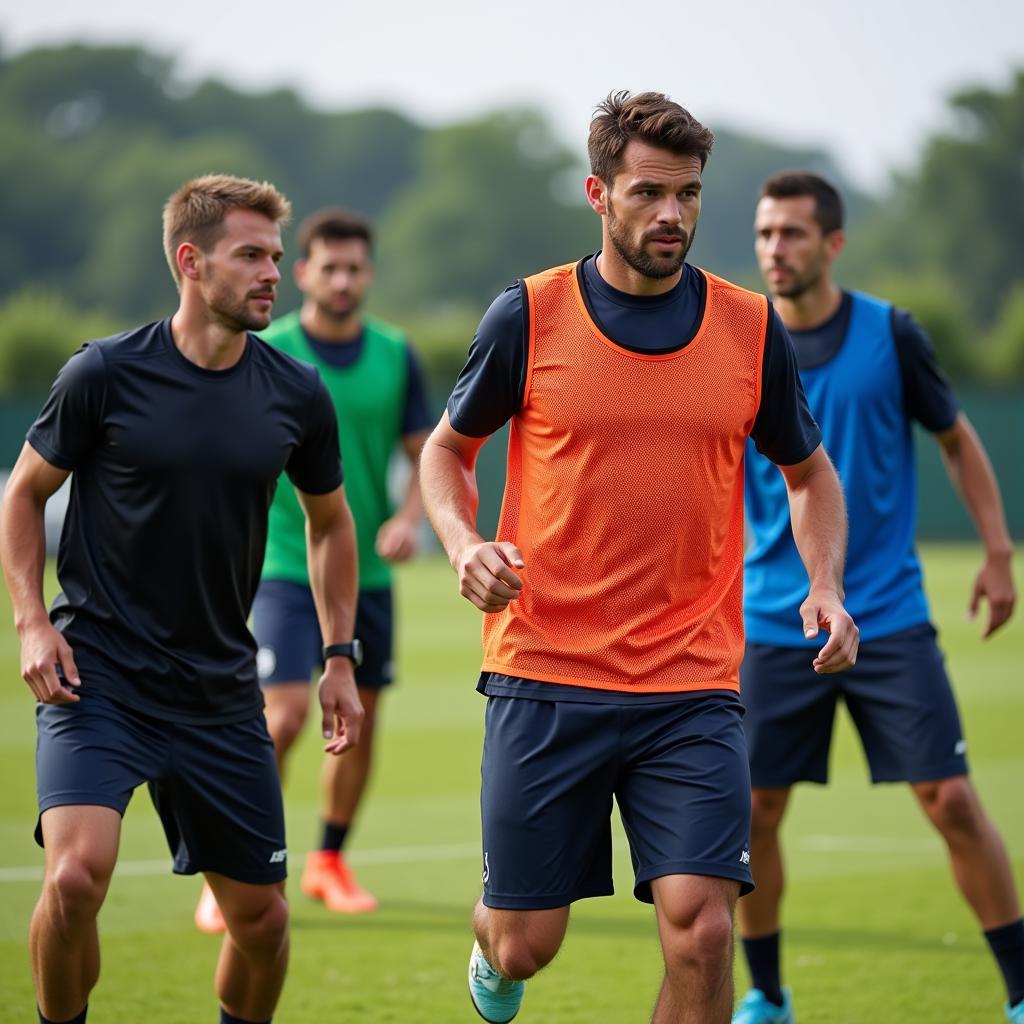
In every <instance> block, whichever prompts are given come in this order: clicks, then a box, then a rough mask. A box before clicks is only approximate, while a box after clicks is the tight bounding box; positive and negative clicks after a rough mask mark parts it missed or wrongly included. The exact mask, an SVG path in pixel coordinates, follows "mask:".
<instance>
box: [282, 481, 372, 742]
mask: <svg viewBox="0 0 1024 1024" xmlns="http://www.w3.org/2000/svg"><path fill="white" fill-rule="evenodd" d="M296 493H297V494H298V497H299V502H300V503H301V505H302V508H303V511H304V512H305V513H306V553H307V561H308V563H309V585H310V588H311V589H312V591H313V600H314V602H315V603H316V612H317V617H318V619H319V620H320V635H321V636H322V637H323V642H324V644H325V645H326V644H335V643H347V642H348V641H350V640H351V639H352V631H353V629H354V627H355V617H356V596H357V586H358V564H357V561H356V529H355V523H354V522H353V520H352V512H351V511H350V509H349V507H348V501H346V499H345V489H344V487H338V488H337V489H336V490H334V491H331V492H330V493H329V494H315V495H314V494H305V493H303V492H302V491H299V490H296ZM319 693H320V707H321V709H322V712H323V735H324V739H326V740H328V741H329V742H328V743H327V745H326V746H325V747H324V750H326V751H327V752H328V753H329V754H342V753H344V752H345V751H346V750H348V748H349V747H354V746H355V745H356V743H358V742H359V730H360V727H361V726H362V721H363V706H362V704H361V703H360V700H359V694H358V692H357V690H356V682H355V675H354V671H353V665H352V662H351V661H350V660H349V659H348V658H328V659H327V661H326V663H325V664H324V674H323V676H321V678H320V689H319Z"/></svg>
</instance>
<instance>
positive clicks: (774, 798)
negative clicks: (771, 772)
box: [750, 789, 789, 842]
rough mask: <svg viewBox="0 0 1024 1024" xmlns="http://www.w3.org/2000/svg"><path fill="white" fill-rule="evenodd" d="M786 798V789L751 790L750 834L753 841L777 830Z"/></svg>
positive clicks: (780, 822) (787, 793)
mask: <svg viewBox="0 0 1024 1024" xmlns="http://www.w3.org/2000/svg"><path fill="white" fill-rule="evenodd" d="M788 799H789V791H788V790H782V791H777V790H763V789H755V790H753V792H752V794H751V800H750V836H751V839H752V840H753V841H754V842H757V840H758V839H763V838H767V837H770V836H773V835H774V834H775V833H776V832H778V830H779V826H780V825H781V824H782V818H783V815H784V814H785V813H786V804H787V802H788Z"/></svg>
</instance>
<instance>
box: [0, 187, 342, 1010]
mask: <svg viewBox="0 0 1024 1024" xmlns="http://www.w3.org/2000/svg"><path fill="white" fill-rule="evenodd" d="M288 213H289V204H288V201H287V200H286V199H285V198H284V197H283V196H281V195H280V193H278V192H277V191H276V189H274V188H273V187H272V186H271V185H268V184H266V183H258V182H254V181H248V180H246V179H242V178H231V177H226V176H221V175H210V176H207V177H203V178H198V179H195V180H193V181H190V182H188V183H187V184H185V185H184V186H182V188H181V189H179V190H178V191H177V192H176V193H175V194H174V195H173V196H171V198H170V199H169V200H168V202H167V205H166V206H165V208H164V248H165V251H166V254H167V260H168V262H169V264H170V267H171V272H172V273H173V275H174V278H175V281H176V283H177V285H178V288H179V291H180V293H181V299H180V304H179V306H178V310H177V312H176V313H175V314H174V315H173V316H172V317H170V318H168V319H166V320H161V321H159V322H157V323H153V324H149V325H147V326H145V327H140V328H137V329H135V330H131V331H127V332H125V333H124V334H120V335H117V336H115V337H112V338H104V339H102V340H100V341H93V342H89V343H88V344H86V345H85V346H84V347H83V348H81V349H80V350H79V351H78V352H77V353H76V354H75V355H74V356H72V357H71V359H70V360H69V361H68V362H67V364H66V365H65V366H64V368H63V369H62V370H61V372H60V375H59V376H58V377H57V380H56V381H55V383H54V385H53V387H52V388H51V391H50V395H49V398H48V399H47V401H46V404H45V405H44V407H43V410H42V412H41V413H40V415H39V417H38V419H37V420H36V422H35V423H34V425H33V426H32V428H31V429H30V431H29V434H28V443H27V444H26V445H25V446H24V448H23V449H22V452H21V455H20V456H19V458H18V462H17V464H16V465H15V467H14V470H13V472H12V474H11V477H10V480H9V482H8V484H7V488H6V492H5V494H4V501H3V513H2V517H0V555H2V557H3V563H4V570H5V572H6V575H7V585H8V588H9V590H10V593H11V601H12V604H13V607H14V616H15V623H16V626H17V629H18V633H19V636H20V639H21V663H22V674H23V676H24V678H25V680H26V682H27V683H28V684H29V686H30V688H31V690H32V692H33V694H34V695H35V697H36V699H37V701H39V706H38V708H37V723H38V742H37V754H36V771H37V780H38V792H39V820H38V823H37V826H36V839H37V841H38V842H39V843H40V844H41V845H42V846H43V847H44V849H45V854H46V860H45V875H44V880H43V890H42V895H41V897H40V900H39V903H38V904H37V906H36V909H35V913H34V914H33V916H32V924H31V929H30V932H29V945H30V950H31V958H32V970H33V974H34V978H35V986H36V993H37V1000H38V1007H39V1019H40V1021H42V1022H44V1024H46V1022H57V1021H61V1022H74V1024H82V1022H84V1021H85V1019H86V1012H87V1002H88V998H89V993H90V991H91V990H92V988H93V987H94V985H95V984H96V981H97V980H98V977H99V937H98V932H97V928H96V916H97V914H98V912H99V909H100V906H101V905H102V903H103V900H104V897H105V896H106V893H107V887H108V885H109V883H110V878H111V874H112V872H113V870H114V864H115V861H116V860H117V849H118V842H119V839H120V832H121V817H122V815H123V814H124V811H125V808H126V807H127V805H128V802H129V800H130V799H131V796H132V793H133V791H134V790H135V789H136V788H137V787H138V786H140V785H141V784H143V783H148V784H149V788H150V793H151V795H152V798H153V802H154V804H155V806H156V809H157V812H158V814H159V816H160V818H161V820H162V822H163V827H164V831H165V832H166V835H167V842H168V845H169V847H170V849H171V852H172V853H173V855H174V871H175V872H177V873H179V874H195V873H196V872H199V871H202V872H203V873H204V874H205V876H206V879H207V881H208V882H209V884H210V885H211V886H212V888H213V891H214V892H215V893H216V895H217V899H218V901H219V903H220V906H221V908H222V909H223V912H224V917H225V918H226V921H227V934H226V935H225V937H224V941H223V944H222V946H221V952H220V959H219V962H218V964H217V975H216V985H217V994H218V996H219V999H220V1004H221V1010H220V1021H221V1024H242V1022H253V1024H255V1022H265V1021H269V1020H270V1018H271V1016H272V1014H273V1012H274V1007H275V1005H276V1003H277V1000H278V996H279V995H280V992H281V986H282V984H283V983H284V977H285V969H286V966H287V962H288V905H287V903H286V902H285V898H284V891H283V890H284V879H285V875H286V872H287V867H286V865H287V850H286V844H285V833H284V815H283V813H282V806H281V788H280V782H279V780H278V773H277V768H276V765H275V763H274V752H273V745H272V743H271V740H270V737H269V735H268V733H267V728H266V722H265V719H264V716H263V699H262V696H261V694H260V688H259V683H258V680H257V673H256V645H255V643H254V641H253V638H252V636H251V635H250V634H249V631H248V629H247V628H246V618H247V616H248V614H249V609H250V606H251V604H252V599H253V595H254V594H255V592H256V585H257V582H258V581H259V572H260V565H261V563H262V559H263V547H264V543H265V540H266V533H267V513H268V509H269V506H270V502H271V498H272V497H273V494H274V488H275V486H276V485H277V479H278V476H279V475H280V474H281V472H282V470H284V471H285V472H286V473H287V474H288V476H289V478H290V479H291V480H292V482H293V483H294V485H295V487H296V489H297V492H298V495H299V500H300V501H301V503H302V507H303V510H304V512H305V515H306V517H307V519H308V524H309V536H310V550H309V568H310V577H311V579H312V581H313V590H314V593H315V595H316V603H317V608H318V611H319V615H320V624H321V628H322V630H323V635H324V637H325V638H326V640H327V641H328V642H329V643H332V644H347V643H350V642H351V640H352V628H353V617H354V612H355V595H356V571H355V528H354V525H353V522H352V516H351V513H350V511H349V508H348V504H347V502H346V500H345V493H344V488H343V487H342V470H341V460H340V457H339V450H338V433H337V427H336V424H335V418H334V411H333V408H332V406H331V400H330V395H329V394H328V392H327V389H326V388H325V387H324V384H323V382H322V381H321V380H320V378H319V375H318V374H317V373H316V371H315V370H314V369H313V368H312V367H310V366H308V365H305V364H303V363H300V362H298V361H297V360H295V359H292V358H291V357H289V356H287V355H284V354H283V353H281V352H278V351H277V350H275V349H274V348H271V347H270V346H269V345H267V344H266V343H264V342H262V341H260V340H259V338H257V337H255V336H254V335H253V334H251V333H249V332H251V331H256V330H262V329H263V328H264V327H266V326H267V324H268V323H269V322H270V310H271V308H272V306H273V303H274V297H275V290H276V286H277V283H278V281H279V280H280V276H281V275H280V272H279V270H278V261H279V260H280V258H281V230H280V229H281V224H282V223H283V222H284V221H285V220H286V219H287V216H288ZM69 474H71V499H70V505H69V507H68V513H67V519H66V521H65V525H64V531H63V534H62V536H61V543H60V552H59V556H58V564H57V575H58V578H59V580H60V585H61V591H62V593H61V594H60V595H59V596H58V598H57V600H56V601H55V602H54V604H53V607H52V609H51V610H50V613H49V614H47V612H46V609H45V607H44V605H43V594H42V581H43V567H44V550H45V546H44V543H43V540H44V538H43V510H44V506H45V505H46V501H47V499H48V498H49V497H50V495H52V494H53V493H54V491H56V490H57V488H58V487H60V485H61V484H62V483H63V482H64V480H65V479H66V478H67V477H68V475H69ZM320 703H321V707H322V712H323V717H322V726H323V733H324V736H325V737H326V738H327V740H328V742H327V745H326V748H325V749H327V750H328V751H329V752H330V753H332V754H341V753H343V752H344V751H345V750H347V749H349V748H350V747H351V746H352V745H353V744H355V743H356V741H357V740H358V737H359V728H360V722H361V719H362V709H361V708H360V706H359V697H358V693H357V691H356V685H355V680H354V678H353V673H352V663H351V661H350V660H349V659H348V658H345V657H335V658H331V659H330V660H329V661H328V662H327V665H326V668H325V671H324V675H323V679H322V680H321V683H320Z"/></svg>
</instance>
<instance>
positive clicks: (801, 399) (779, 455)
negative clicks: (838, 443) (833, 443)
mask: <svg viewBox="0 0 1024 1024" xmlns="http://www.w3.org/2000/svg"><path fill="white" fill-rule="evenodd" d="M768 313H769V315H768V330H767V334H766V336H765V343H764V356H763V359H762V364H761V405H760V407H759V408H758V410H757V418H756V419H755V420H754V428H753V430H752V431H751V437H753V439H754V444H755V445H756V446H757V450H758V451H759V452H760V453H761V454H762V455H764V456H766V457H767V458H769V459H771V460H772V462H774V463H775V464H776V465H778V466H793V465H796V463H798V462H803V460H804V459H806V458H807V457H808V456H809V455H810V454H811V453H812V452H813V451H814V449H815V448H817V447H818V445H819V444H821V431H820V430H819V429H818V424H817V423H816V422H815V421H814V417H813V416H812V415H811V410H810V408H809V407H808V405H807V396H806V395H805V394H804V388H803V385H802V384H801V383H800V372H799V370H798V369H797V364H796V353H795V352H794V351H793V341H792V339H791V338H790V336H789V332H788V331H787V330H786V328H785V326H784V325H783V323H782V321H781V320H780V319H779V315H778V313H776V312H775V310H774V309H769V311H768Z"/></svg>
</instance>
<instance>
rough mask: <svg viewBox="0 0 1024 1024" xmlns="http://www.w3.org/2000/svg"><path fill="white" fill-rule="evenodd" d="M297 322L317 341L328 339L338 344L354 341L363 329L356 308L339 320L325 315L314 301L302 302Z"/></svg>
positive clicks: (361, 319) (361, 320)
mask: <svg viewBox="0 0 1024 1024" xmlns="http://www.w3.org/2000/svg"><path fill="white" fill-rule="evenodd" d="M299 323H300V324H302V329H303V330H304V331H305V332H306V333H307V334H309V335H312V337H314V338H316V340H317V341H329V342H334V343H336V344H339V345H343V344H345V343H346V342H350V341H355V340H356V338H358V337H359V335H360V334H361V333H362V330H363V318H362V317H361V316H360V314H359V311H358V310H353V311H352V312H351V313H349V315H348V316H346V317H343V318H342V319H340V320H339V319H336V318H334V317H329V316H325V315H324V312H323V310H322V309H321V308H320V307H319V306H318V305H317V304H316V303H315V302H304V303H303V304H302V309H301V310H299Z"/></svg>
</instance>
